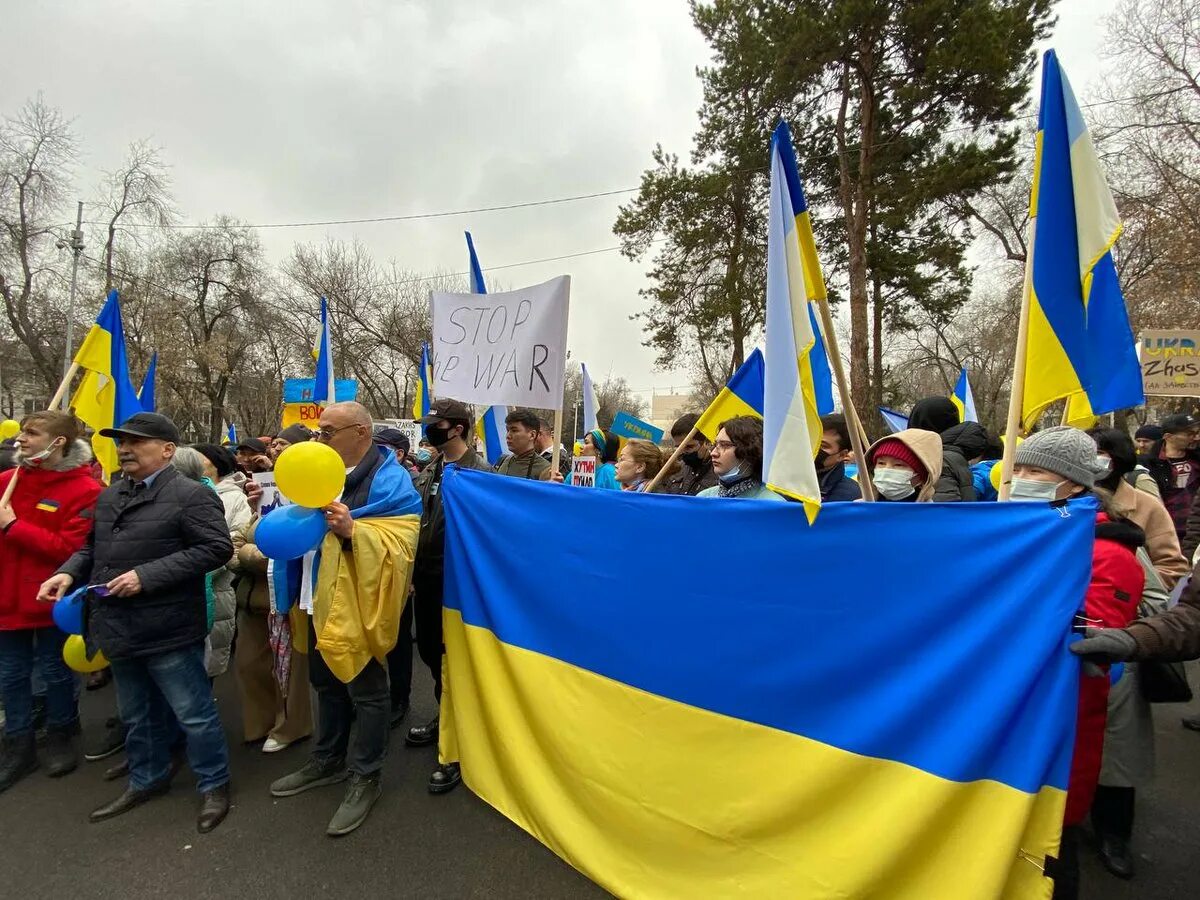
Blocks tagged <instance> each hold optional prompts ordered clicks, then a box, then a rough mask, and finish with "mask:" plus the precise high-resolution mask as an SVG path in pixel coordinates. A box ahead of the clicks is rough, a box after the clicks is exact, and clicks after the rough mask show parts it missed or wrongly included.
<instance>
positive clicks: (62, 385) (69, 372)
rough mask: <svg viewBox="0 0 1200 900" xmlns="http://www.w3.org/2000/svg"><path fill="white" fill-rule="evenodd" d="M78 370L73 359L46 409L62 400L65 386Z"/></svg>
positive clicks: (52, 407)
mask: <svg viewBox="0 0 1200 900" xmlns="http://www.w3.org/2000/svg"><path fill="white" fill-rule="evenodd" d="M78 371H79V362H78V361H73V362H72V363H71V365H70V366H68V367H67V371H66V372H65V373H64V374H63V379H62V382H61V383H60V384H59V385H58V390H57V391H55V392H54V398H53V399H52V400H51V401H50V402H49V403H48V404H46V408H47V409H54V408H55V407H56V406H58V404H59V403H61V402H62V400H63V398H64V397H65V396H66V394H67V388H69V387H70V386H71V379H72V378H74V377H75V373H76V372H78ZM117 424H118V425H119V424H120V423H119V422H118V423H117Z"/></svg>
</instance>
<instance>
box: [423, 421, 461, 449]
mask: <svg viewBox="0 0 1200 900" xmlns="http://www.w3.org/2000/svg"><path fill="white" fill-rule="evenodd" d="M453 430H454V429H453V428H438V427H436V426H434V425H430V426H429V427H428V428H426V429H425V438H426V440H428V441H429V443H430V444H432V445H433V446H434V447H444V446H446V444H447V443H448V442H449V441H450V432H451V431H453Z"/></svg>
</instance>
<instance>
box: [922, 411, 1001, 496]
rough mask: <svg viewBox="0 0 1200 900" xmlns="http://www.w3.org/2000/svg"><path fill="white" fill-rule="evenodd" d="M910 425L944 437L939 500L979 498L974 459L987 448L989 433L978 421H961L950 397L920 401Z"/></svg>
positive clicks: (938, 487) (935, 494)
mask: <svg viewBox="0 0 1200 900" xmlns="http://www.w3.org/2000/svg"><path fill="white" fill-rule="evenodd" d="M908 427H909V428H921V429H923V430H925V431H933V432H936V433H937V434H938V435H940V436H941V438H942V453H943V456H944V459H943V461H942V476H941V479H940V480H939V482H938V486H937V490H936V491H935V492H934V496H933V499H934V502H935V503H953V502H955V501H956V500H962V501H968V500H974V499H975V480H974V477H973V476H972V475H971V465H970V462H971V460H972V459H974V458H975V457H977V456H982V455H983V453H984V452H985V451H986V450H987V442H988V441H987V432H986V431H984V430H983V428H982V427H981V426H980V425H979V424H978V423H976V422H963V423H961V424H960V423H959V421H958V407H956V406H955V405H954V404H953V403H951V402H950V398H949V397H926V398H925V399H924V400H918V401H917V403H916V405H915V406H913V408H912V414H911V415H910V416H909V417H908Z"/></svg>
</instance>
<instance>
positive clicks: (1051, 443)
mask: <svg viewBox="0 0 1200 900" xmlns="http://www.w3.org/2000/svg"><path fill="white" fill-rule="evenodd" d="M1014 463H1015V464H1016V465H1018V466H1036V467H1037V468H1039V469H1045V470H1046V471H1047V472H1053V473H1054V474H1056V475H1061V476H1062V477H1063V478H1065V479H1067V480H1068V481H1073V482H1075V483H1076V484H1080V485H1083V486H1084V487H1085V488H1093V487H1095V486H1096V475H1097V474H1098V473H1097V472H1096V468H1097V467H1096V442H1095V441H1093V440H1092V438H1091V437H1090V436H1089V435H1088V434H1086V433H1085V432H1082V431H1080V430H1079V429H1078V428H1072V427H1070V426H1069V425H1055V426H1054V427H1053V428H1047V429H1046V430H1045V431H1039V432H1038V433H1037V434H1032V435H1030V436H1029V437H1027V438H1026V439H1025V441H1024V443H1022V444H1021V446H1019V447H1017V453H1016V457H1015V459H1014Z"/></svg>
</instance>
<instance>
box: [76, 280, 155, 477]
mask: <svg viewBox="0 0 1200 900" xmlns="http://www.w3.org/2000/svg"><path fill="white" fill-rule="evenodd" d="M75 362H76V363H77V364H78V365H79V368H80V369H82V370H83V371H84V375H83V380H82V381H80V382H79V387H78V388H77V389H76V390H75V394H74V396H72V397H71V406H72V407H73V408H74V410H75V415H76V416H78V417H79V418H80V420H81V421H83V422H84V423H85V424H86V425H88V426H90V427H91V428H93V429H94V430H95V432H96V434H95V435H93V436H92V450H93V451H94V452H95V454H96V459H97V460H99V462H100V465H101V467H102V468H103V469H104V474H105V476H106V477H111V476H112V473H113V472H115V471H117V468H118V463H117V445H116V444H115V443H114V442H113V440H112V438H106V437H101V436H100V429H101V428H113V427H115V426H117V425H120V424H121V423H122V422H124V421H125V420H126V419H128V418H129V417H130V416H132V415H133V414H134V413H139V412H141V411H142V405H141V403H140V402H139V401H138V395H137V391H136V390H135V389H134V387H133V381H132V379H130V377H129V357H128V354H127V353H126V350H125V329H124V327H123V326H122V325H121V300H120V298H119V297H118V295H117V292H116V291H109V293H108V299H107V300H106V301H105V303H104V308H103V309H101V310H100V315H98V316H97V317H96V324H94V325H93V326H92V327H91V330H90V331H88V333H87V336H86V337H84V339H83V343H82V344H81V345H80V347H79V352H78V353H76V354H75Z"/></svg>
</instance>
